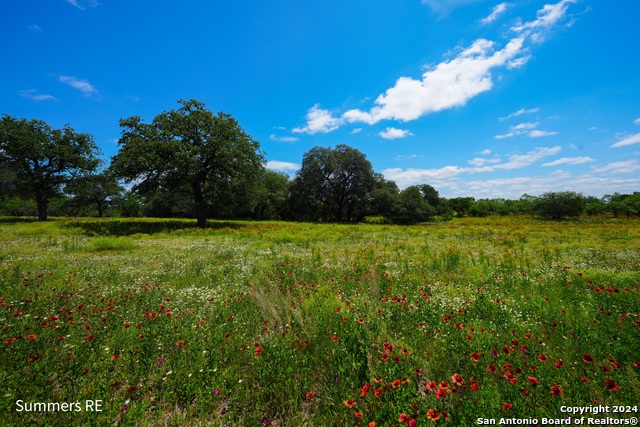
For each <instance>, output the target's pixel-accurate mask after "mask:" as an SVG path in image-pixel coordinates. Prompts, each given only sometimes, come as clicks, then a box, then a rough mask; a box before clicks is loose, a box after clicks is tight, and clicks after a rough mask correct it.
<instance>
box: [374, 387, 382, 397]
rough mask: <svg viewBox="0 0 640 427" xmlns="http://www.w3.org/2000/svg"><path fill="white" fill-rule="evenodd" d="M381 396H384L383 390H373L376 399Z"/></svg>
mask: <svg viewBox="0 0 640 427" xmlns="http://www.w3.org/2000/svg"><path fill="white" fill-rule="evenodd" d="M383 394H384V390H383V389H381V388H377V389H376V390H375V396H376V397H380V396H382V395H383Z"/></svg>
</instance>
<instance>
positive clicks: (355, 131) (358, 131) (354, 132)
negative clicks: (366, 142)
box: [350, 128, 362, 135]
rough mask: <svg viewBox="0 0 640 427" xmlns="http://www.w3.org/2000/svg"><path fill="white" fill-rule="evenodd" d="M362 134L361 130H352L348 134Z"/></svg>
mask: <svg viewBox="0 0 640 427" xmlns="http://www.w3.org/2000/svg"><path fill="white" fill-rule="evenodd" d="M360 132H362V128H355V129H354V130H352V131H351V132H350V133H351V135H355V134H358V133H360Z"/></svg>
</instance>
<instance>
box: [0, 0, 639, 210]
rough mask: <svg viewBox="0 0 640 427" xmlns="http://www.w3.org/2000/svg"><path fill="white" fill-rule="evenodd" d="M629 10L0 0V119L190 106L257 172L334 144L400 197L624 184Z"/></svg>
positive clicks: (593, 189)
mask: <svg viewBox="0 0 640 427" xmlns="http://www.w3.org/2000/svg"><path fill="white" fill-rule="evenodd" d="M638 16H640V2H637V1H616V2H612V1H604V0H557V1H554V0H547V1H537V0H512V1H507V2H502V1H500V0H497V1H496V0H494V1H492V0H387V1H382V0H379V1H378V0H369V1H366V2H364V1H344V0H325V1H323V2H315V1H307V0H274V1H269V2H265V1H254V0H239V1H236V2H210V1H195V0H185V1H183V2H175V1H165V0H155V1H142V0H139V1H124V0H98V1H96V0H3V1H2V2H0V37H1V38H2V43H1V44H0V53H1V57H2V58H3V61H2V62H3V64H2V66H1V67H0V112H2V113H6V114H9V115H12V116H15V117H26V118H38V119H42V120H45V121H46V122H47V123H49V124H50V125H52V126H54V127H62V126H63V125H64V124H65V123H68V124H70V125H71V126H72V127H73V128H74V129H76V130H77V131H80V132H89V133H91V134H92V135H93V136H94V137H95V140H96V142H97V144H98V145H99V146H100V147H101V149H102V151H103V153H104V157H105V158H106V159H108V158H109V157H110V156H112V155H114V154H115V153H116V152H117V149H118V145H117V140H118V138H119V136H120V127H119V125H118V121H119V119H121V118H126V117H130V116H134V115H138V116H141V117H142V118H143V119H145V120H146V121H150V120H152V119H153V117H154V116H155V115H156V114H158V113H160V112H162V111H166V110H170V109H174V108H178V107H179V105H178V104H177V102H176V101H177V100H178V99H181V98H182V99H190V98H195V99H198V100H201V101H203V102H205V104H206V105H207V107H208V108H209V109H211V110H213V111H214V112H217V111H224V112H226V113H229V114H231V115H232V116H233V117H235V118H236V119H238V121H239V122H240V124H241V125H242V126H243V127H244V129H245V130H246V131H247V132H248V133H249V134H250V135H252V136H253V137H254V138H255V139H256V140H258V141H259V142H260V144H261V147H262V150H263V151H265V152H266V158H267V160H268V166H269V167H270V168H273V169H277V170H283V171H286V172H288V173H289V174H293V173H295V170H296V168H297V167H299V165H300V163H301V161H302V156H303V154H304V153H305V152H306V151H308V150H309V149H310V148H312V147H314V146H316V145H320V146H332V147H335V146H336V145H338V144H347V145H350V146H352V147H355V148H357V149H359V150H360V151H362V152H363V153H365V154H366V156H367V158H368V159H369V160H370V161H371V163H372V164H373V167H374V169H375V170H376V171H377V172H381V173H383V174H384V176H385V177H386V178H387V179H391V180H394V181H396V183H398V185H399V186H400V187H401V188H404V187H407V186H409V185H412V184H421V183H427V184H430V185H433V186H434V187H435V188H436V189H437V190H438V191H439V192H440V194H441V195H442V196H445V197H455V196H474V197H476V198H484V197H491V198H493V197H507V198H518V197H520V196H521V195H522V194H524V193H528V194H533V195H538V194H541V193H543V192H545V191H564V190H573V191H579V192H582V193H584V194H587V195H595V196H602V195H604V194H607V193H613V192H616V191H617V192H621V193H629V192H633V191H640V71H639V70H640V50H639V49H638V41H639V40H640V25H638Z"/></svg>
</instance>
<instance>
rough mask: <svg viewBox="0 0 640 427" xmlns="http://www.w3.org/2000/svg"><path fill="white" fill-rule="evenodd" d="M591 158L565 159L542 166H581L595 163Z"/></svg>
mask: <svg viewBox="0 0 640 427" xmlns="http://www.w3.org/2000/svg"><path fill="white" fill-rule="evenodd" d="M594 161H595V159H592V158H591V157H563V158H561V159H558V160H554V161H553V162H548V163H543V164H542V166H560V165H581V164H583V163H589V162H594Z"/></svg>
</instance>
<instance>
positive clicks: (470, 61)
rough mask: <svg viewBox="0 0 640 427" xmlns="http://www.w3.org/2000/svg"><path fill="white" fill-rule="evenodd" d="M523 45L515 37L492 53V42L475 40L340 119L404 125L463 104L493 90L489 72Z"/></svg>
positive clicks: (517, 52)
mask: <svg viewBox="0 0 640 427" xmlns="http://www.w3.org/2000/svg"><path fill="white" fill-rule="evenodd" d="M523 43H524V39H523V38H515V39H513V40H511V41H510V42H509V43H508V44H507V46H505V48H504V49H502V50H499V51H494V50H493V46H494V42H492V41H489V40H486V39H478V40H476V41H475V42H474V43H473V44H472V45H471V46H469V47H468V48H467V49H465V50H464V51H462V52H460V53H459V54H458V55H457V56H456V57H455V58H454V59H452V60H450V61H444V62H441V63H440V64H438V65H437V66H436V67H434V68H433V69H430V70H429V71H427V72H425V73H424V74H423V75H422V80H415V79H412V78H410V77H400V78H399V79H398V80H397V81H396V84H395V86H393V87H392V88H389V89H387V91H386V92H385V93H384V94H383V95H380V96H378V98H377V99H376V100H375V103H376V104H377V106H375V107H373V108H372V109H371V110H370V111H368V112H365V111H361V110H357V109H356V110H349V111H347V112H346V113H344V115H343V118H344V119H345V120H346V121H348V122H364V123H368V124H374V123H377V122H379V121H380V120H389V119H394V120H401V121H404V122H406V121H410V120H415V119H418V118H420V117H422V116H424V115H427V114H431V113H434V112H437V111H442V110H446V109H450V108H454V107H459V106H462V105H465V104H466V103H467V101H469V100H470V99H471V98H473V97H475V96H476V95H478V94H480V93H482V92H486V91H488V90H490V89H491V88H492V87H493V81H492V76H491V70H492V69H494V68H496V67H501V66H504V65H506V63H507V62H508V61H511V60H513V59H515V58H516V57H517V56H518V54H519V53H520V52H521V50H522V45H523Z"/></svg>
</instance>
